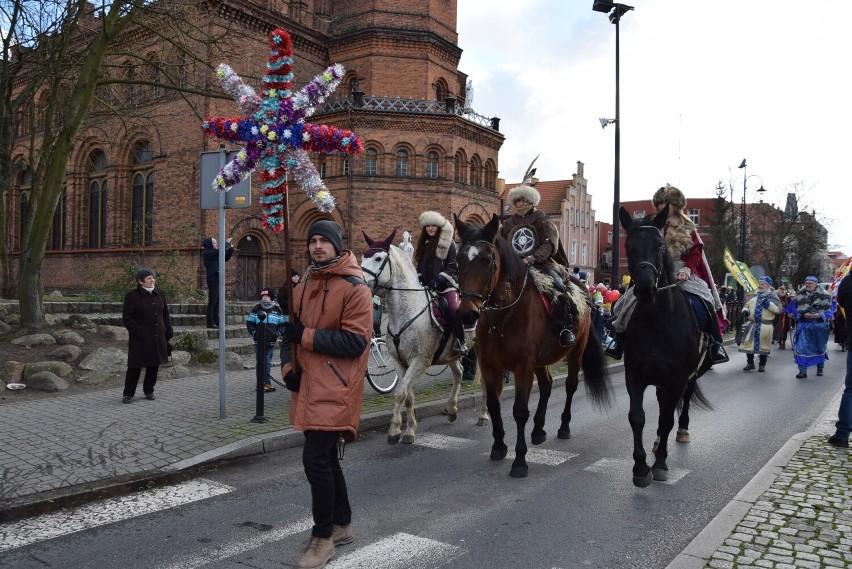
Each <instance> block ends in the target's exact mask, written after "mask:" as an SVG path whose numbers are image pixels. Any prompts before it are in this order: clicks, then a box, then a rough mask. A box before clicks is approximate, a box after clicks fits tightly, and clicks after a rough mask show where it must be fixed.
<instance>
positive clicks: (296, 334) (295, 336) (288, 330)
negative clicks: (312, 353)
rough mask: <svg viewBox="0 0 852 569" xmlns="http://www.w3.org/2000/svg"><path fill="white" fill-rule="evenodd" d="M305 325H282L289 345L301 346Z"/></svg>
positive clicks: (288, 323) (297, 323)
mask: <svg viewBox="0 0 852 569" xmlns="http://www.w3.org/2000/svg"><path fill="white" fill-rule="evenodd" d="M304 332H305V325H304V324H302V323H301V322H287V323H285V324H284V335H285V336H287V340H289V341H290V343H291V344H301V343H302V334H303V333H304Z"/></svg>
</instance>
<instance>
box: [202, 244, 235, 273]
mask: <svg viewBox="0 0 852 569" xmlns="http://www.w3.org/2000/svg"><path fill="white" fill-rule="evenodd" d="M201 245H202V246H203V247H204V251H203V252H202V253H201V256H202V258H203V260H204V270H205V271H206V273H207V280H208V281H217V280H219V250H218V249H214V248H213V238H212V237H207V238H206V239H205V240H204V241H202V242H201ZM233 254H234V248H233V247H231V244H230V243H227V242H226V243H225V262H227V261H228V259H230V258H231V255H233Z"/></svg>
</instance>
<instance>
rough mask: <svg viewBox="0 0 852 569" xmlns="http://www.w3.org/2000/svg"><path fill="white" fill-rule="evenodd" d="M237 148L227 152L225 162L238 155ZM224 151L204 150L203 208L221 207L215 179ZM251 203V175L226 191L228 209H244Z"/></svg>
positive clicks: (201, 168)
mask: <svg viewBox="0 0 852 569" xmlns="http://www.w3.org/2000/svg"><path fill="white" fill-rule="evenodd" d="M237 152H238V151H236V150H232V151H230V152H228V153H227V156H226V158H225V164H227V163H228V162H230V161H231V160H232V159H233V158H234V157H235V156H236V155H237ZM222 154H223V152H222V151H218V150H214V151H212V152H202V153H201V160H200V170H201V172H200V176H199V179H200V180H201V185H200V188H199V190H200V192H201V209H219V192H217V191H216V190H214V189H213V180H214V179H216V176H217V175H218V174H219V170H220V169H221V168H222V165H223V164H222ZM250 205H251V176H248V177H246V179H245V180H243V181H242V182H240V183H239V184H237V185H236V186H234V187H233V188H231V189H230V190H229V191H227V192H225V208H226V209H243V208H247V207H249V206H250Z"/></svg>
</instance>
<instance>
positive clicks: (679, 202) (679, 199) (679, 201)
mask: <svg viewBox="0 0 852 569" xmlns="http://www.w3.org/2000/svg"><path fill="white" fill-rule="evenodd" d="M651 203H653V204H654V207H657V206H658V205H661V204H666V203H667V204H669V205H672V206H674V207H676V208H677V209H679V210H682V209H683V208H684V207H686V196H684V195H683V192H681V191H680V190H679V189H677V188H676V187H674V186H671V185H669V184H666V185H665V186H664V187H662V188H660V189H659V190H657V191H656V192H654V197H653V198H652V199H651Z"/></svg>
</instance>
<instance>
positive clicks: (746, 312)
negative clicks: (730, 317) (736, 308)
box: [740, 310, 748, 319]
mask: <svg viewBox="0 0 852 569" xmlns="http://www.w3.org/2000/svg"><path fill="white" fill-rule="evenodd" d="M740 316H742V317H743V319H746V318H748V310H743V311H742V314H740Z"/></svg>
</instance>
